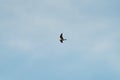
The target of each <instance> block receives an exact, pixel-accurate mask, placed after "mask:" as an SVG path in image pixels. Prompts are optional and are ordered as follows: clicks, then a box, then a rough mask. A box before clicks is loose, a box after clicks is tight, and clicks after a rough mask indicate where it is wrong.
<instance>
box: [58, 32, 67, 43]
mask: <svg viewBox="0 0 120 80" xmlns="http://www.w3.org/2000/svg"><path fill="white" fill-rule="evenodd" d="M64 40H67V39H64V38H63V33H61V34H60V42H61V43H63V41H64Z"/></svg>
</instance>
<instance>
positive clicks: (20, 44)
mask: <svg viewBox="0 0 120 80" xmlns="http://www.w3.org/2000/svg"><path fill="white" fill-rule="evenodd" d="M5 44H6V45H8V46H9V47H11V48H14V49H18V50H27V51H29V50H31V49H32V44H31V42H30V41H29V40H21V39H20V40H18V39H14V40H10V41H8V42H6V43H5Z"/></svg>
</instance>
